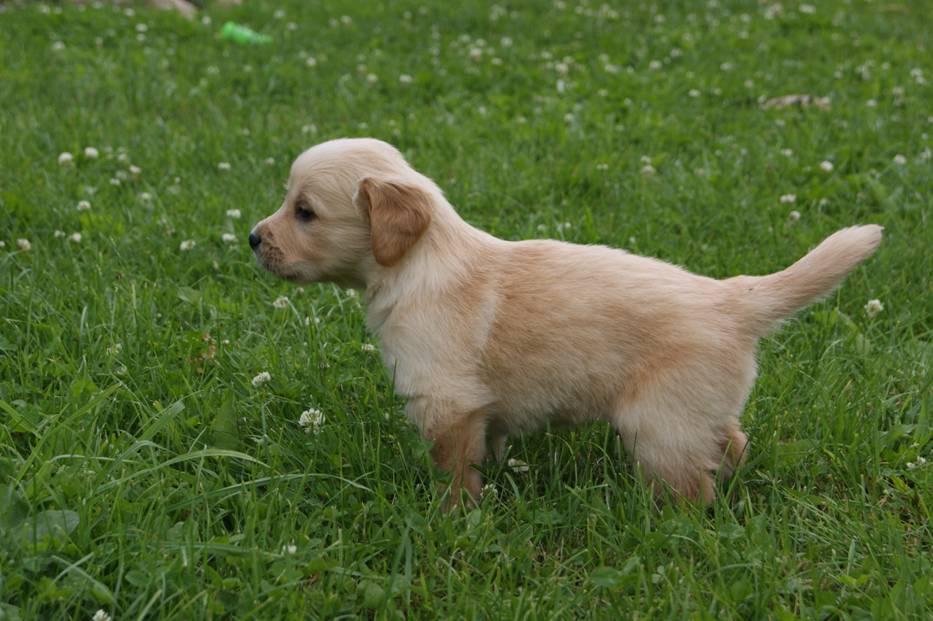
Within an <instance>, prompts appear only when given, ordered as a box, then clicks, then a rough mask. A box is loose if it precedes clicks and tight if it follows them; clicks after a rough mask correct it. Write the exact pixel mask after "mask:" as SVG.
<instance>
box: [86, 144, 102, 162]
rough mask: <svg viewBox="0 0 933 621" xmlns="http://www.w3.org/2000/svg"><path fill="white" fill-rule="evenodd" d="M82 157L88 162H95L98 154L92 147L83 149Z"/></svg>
mask: <svg viewBox="0 0 933 621" xmlns="http://www.w3.org/2000/svg"><path fill="white" fill-rule="evenodd" d="M84 157H86V158H87V159H89V160H96V159H97V158H98V157H100V152H99V151H98V150H97V149H95V148H94V147H84Z"/></svg>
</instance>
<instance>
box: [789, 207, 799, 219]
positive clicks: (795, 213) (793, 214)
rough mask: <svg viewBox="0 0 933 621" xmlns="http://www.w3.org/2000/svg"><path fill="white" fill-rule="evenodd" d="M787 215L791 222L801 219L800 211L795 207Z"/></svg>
mask: <svg viewBox="0 0 933 621" xmlns="http://www.w3.org/2000/svg"><path fill="white" fill-rule="evenodd" d="M787 217H788V219H790V221H791V222H796V221H797V220H799V219H800V212H799V211H797V210H796V209H795V210H794V211H792V212H790V213H789V214H787Z"/></svg>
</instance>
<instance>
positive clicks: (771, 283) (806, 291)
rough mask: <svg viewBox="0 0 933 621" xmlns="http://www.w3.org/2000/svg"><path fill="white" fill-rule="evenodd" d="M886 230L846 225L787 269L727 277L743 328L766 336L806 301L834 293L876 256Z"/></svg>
mask: <svg viewBox="0 0 933 621" xmlns="http://www.w3.org/2000/svg"><path fill="white" fill-rule="evenodd" d="M882 230H883V229H882V227H880V226H878V225H877V224H868V225H865V226H853V227H850V228H847V229H842V230H841V231H836V232H835V233H833V234H832V235H830V236H829V237H827V238H826V239H824V240H823V242H822V243H821V244H820V245H819V246H817V247H816V248H814V249H813V250H812V251H810V253H809V254H807V255H806V256H805V257H803V258H802V259H800V260H799V261H797V262H796V263H794V264H793V265H791V266H790V267H788V268H787V269H786V270H783V271H781V272H776V273H774V274H769V275H768V276H736V277H735V278H729V279H728V280H725V281H723V282H724V283H725V284H726V285H728V286H730V288H731V289H732V294H733V295H732V296H731V297H732V299H733V301H734V302H735V303H737V306H738V307H739V309H740V311H739V312H740V313H741V322H740V323H741V325H742V328H743V329H744V331H746V332H747V333H749V334H750V335H752V336H755V337H761V336H764V335H765V334H767V333H768V332H770V331H771V330H773V329H775V328H776V327H777V326H778V325H779V324H780V322H781V321H783V320H785V319H788V318H789V317H790V316H791V315H793V314H794V313H795V312H797V311H798V310H800V309H801V308H803V307H804V306H806V305H808V304H810V303H811V302H814V301H815V300H817V299H819V298H821V297H823V296H825V295H827V294H829V293H830V292H831V291H832V290H833V289H834V288H835V287H836V286H837V285H838V284H839V283H840V282H841V281H842V279H843V278H845V276H846V275H847V274H848V273H849V272H850V271H852V270H853V269H854V268H855V266H857V265H858V264H859V263H861V262H862V261H864V260H865V259H867V258H868V257H870V256H871V255H872V253H873V252H874V251H875V249H876V248H877V247H878V244H879V243H881V231H882Z"/></svg>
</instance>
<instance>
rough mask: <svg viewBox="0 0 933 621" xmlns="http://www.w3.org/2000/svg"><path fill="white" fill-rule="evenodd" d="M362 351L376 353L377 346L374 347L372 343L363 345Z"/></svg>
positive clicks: (361, 346)
mask: <svg viewBox="0 0 933 621" xmlns="http://www.w3.org/2000/svg"><path fill="white" fill-rule="evenodd" d="M360 350H361V351H376V346H375V345H373V344H372V343H363V344H362V345H360Z"/></svg>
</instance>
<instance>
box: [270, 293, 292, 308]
mask: <svg viewBox="0 0 933 621" xmlns="http://www.w3.org/2000/svg"><path fill="white" fill-rule="evenodd" d="M272 306H274V307H275V308H288V298H287V297H286V296H284V295H280V296H279V297H277V298H275V301H273V302H272Z"/></svg>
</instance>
